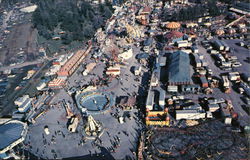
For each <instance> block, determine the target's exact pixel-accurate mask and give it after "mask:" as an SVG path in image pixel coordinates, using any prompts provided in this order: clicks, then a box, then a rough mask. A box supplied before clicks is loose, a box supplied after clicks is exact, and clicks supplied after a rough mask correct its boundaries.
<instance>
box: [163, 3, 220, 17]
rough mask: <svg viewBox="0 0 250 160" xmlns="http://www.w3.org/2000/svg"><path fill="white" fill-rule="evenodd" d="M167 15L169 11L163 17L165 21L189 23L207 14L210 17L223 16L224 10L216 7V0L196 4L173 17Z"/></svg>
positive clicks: (175, 13)
mask: <svg viewBox="0 0 250 160" xmlns="http://www.w3.org/2000/svg"><path fill="white" fill-rule="evenodd" d="M167 13H168V10H167V9H165V10H164V11H163V16H162V18H163V20H164V21H169V20H172V21H188V20H197V19H198V18H199V17H202V16H204V15H206V14H209V15H210V16H218V15H220V14H222V10H221V9H220V8H219V7H218V6H217V5H216V0H208V1H207V3H205V4H196V5H194V6H189V7H186V8H182V9H180V10H178V11H175V12H173V14H172V15H171V16H169V14H167Z"/></svg>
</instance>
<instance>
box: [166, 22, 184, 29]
mask: <svg viewBox="0 0 250 160" xmlns="http://www.w3.org/2000/svg"><path fill="white" fill-rule="evenodd" d="M180 27H181V24H180V23H178V22H169V23H168V24H167V25H166V28H167V29H170V30H174V29H179V28H180Z"/></svg>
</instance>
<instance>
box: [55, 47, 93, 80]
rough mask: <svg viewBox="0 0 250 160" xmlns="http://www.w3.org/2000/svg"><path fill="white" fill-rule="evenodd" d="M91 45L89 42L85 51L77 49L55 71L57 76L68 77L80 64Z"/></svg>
mask: <svg viewBox="0 0 250 160" xmlns="http://www.w3.org/2000/svg"><path fill="white" fill-rule="evenodd" d="M91 47H92V45H91V44H90V45H89V46H88V48H87V50H86V51H84V50H79V51H77V52H76V53H75V54H74V55H73V56H72V57H71V58H70V59H69V60H68V61H67V62H66V63H65V64H64V65H63V66H62V67H61V69H60V70H59V71H58V72H57V75H58V76H59V77H68V76H70V75H72V74H73V73H74V72H75V70H76V69H77V67H78V66H79V65H80V63H81V62H82V60H83V59H84V58H85V56H86V55H87V54H88V53H89V51H90V49H91Z"/></svg>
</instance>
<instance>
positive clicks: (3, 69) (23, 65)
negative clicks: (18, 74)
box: [0, 55, 61, 71]
mask: <svg viewBox="0 0 250 160" xmlns="http://www.w3.org/2000/svg"><path fill="white" fill-rule="evenodd" d="M60 56H61V55H60ZM58 57H59V56H57V57H51V58H47V59H38V60H35V61H31V62H24V63H21V64H17V65H14V66H5V67H0V71H5V70H10V69H14V68H22V67H25V66H30V65H34V64H39V63H42V62H44V61H45V60H49V61H51V60H54V59H56V58H58Z"/></svg>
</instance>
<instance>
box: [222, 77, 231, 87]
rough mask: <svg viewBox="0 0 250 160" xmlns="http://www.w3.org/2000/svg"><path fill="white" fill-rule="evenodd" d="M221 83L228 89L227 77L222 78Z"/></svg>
mask: <svg viewBox="0 0 250 160" xmlns="http://www.w3.org/2000/svg"><path fill="white" fill-rule="evenodd" d="M222 83H223V87H229V85H230V82H229V80H228V77H227V76H222Z"/></svg>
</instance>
